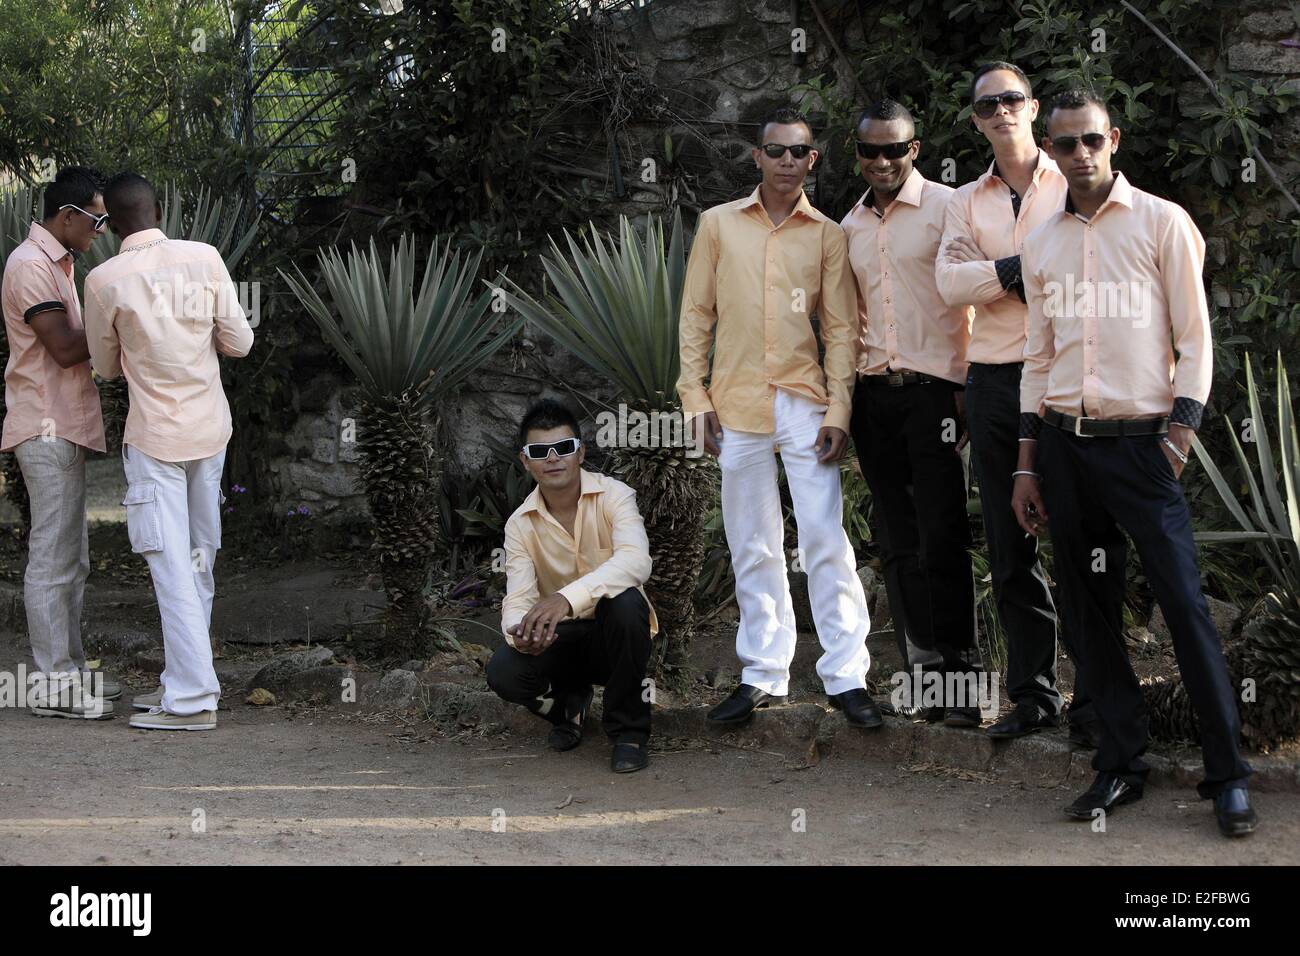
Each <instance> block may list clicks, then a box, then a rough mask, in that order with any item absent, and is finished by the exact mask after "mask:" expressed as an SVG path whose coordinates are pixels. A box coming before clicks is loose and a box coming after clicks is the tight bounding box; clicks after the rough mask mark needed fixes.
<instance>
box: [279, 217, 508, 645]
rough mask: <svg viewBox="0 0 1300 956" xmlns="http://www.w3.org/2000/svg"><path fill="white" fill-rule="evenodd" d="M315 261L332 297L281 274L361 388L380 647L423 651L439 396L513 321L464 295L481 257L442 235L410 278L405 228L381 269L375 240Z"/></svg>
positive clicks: (497, 343)
mask: <svg viewBox="0 0 1300 956" xmlns="http://www.w3.org/2000/svg"><path fill="white" fill-rule="evenodd" d="M318 259H319V265H320V276H321V279H322V280H323V281H324V285H325V289H326V291H327V292H328V296H329V299H330V303H332V305H331V304H327V303H326V301H325V299H323V298H322V297H321V295H320V294H319V293H318V292H317V291H316V289H315V284H314V283H313V282H312V281H311V280H309V279H308V278H307V277H306V276H305V275H304V274H303V272H302V270H301V269H299V268H297V267H295V269H294V272H295V274H294V275H289V274H287V273H285V272H284V271H283V270H282V271H281V272H280V275H281V276H283V278H284V280H285V281H286V282H287V283H288V284H289V287H290V288H291V289H292V290H293V292H294V295H296V296H297V297H298V300H299V301H300V302H301V303H302V304H303V306H304V308H306V310H307V311H308V313H310V315H311V316H312V318H314V319H315V320H316V323H317V325H319V326H320V329H321V332H322V333H323V335H324V336H325V339H326V341H328V342H329V343H330V345H332V346H333V347H334V349H335V351H337V352H338V354H339V357H340V358H341V359H342V360H343V362H344V363H345V364H346V365H347V366H348V368H349V369H350V370H351V371H352V373H353V374H354V375H355V376H356V378H357V381H358V382H359V383H360V385H361V390H362V395H363V397H362V400H361V417H360V419H359V420H358V423H357V448H358V451H360V453H361V475H362V479H363V480H364V482H365V485H366V496H367V498H368V500H369V503H370V512H371V516H372V518H373V520H374V525H375V529H374V550H375V551H376V553H377V554H378V557H379V569H380V573H381V575H382V576H383V581H384V590H385V592H386V594H387V598H388V609H387V613H386V627H385V637H384V645H385V650H386V651H390V652H392V653H393V654H394V655H401V654H405V655H407V656H411V655H412V654H414V653H419V651H420V650H421V649H422V647H421V646H422V644H423V640H424V638H423V632H424V624H425V618H426V615H425V603H424V600H423V592H424V588H425V585H426V584H427V581H428V577H429V569H430V565H431V562H432V558H433V553H434V549H435V548H436V547H437V546H438V544H439V538H440V537H441V534H440V526H441V525H440V520H439V516H438V500H439V489H440V482H441V474H440V473H441V469H442V459H443V457H444V456H443V452H444V449H442V448H439V447H437V438H436V436H437V434H438V429H437V427H436V424H437V423H436V414H437V408H438V404H439V402H440V401H441V400H442V399H444V398H446V397H447V396H448V395H449V394H450V393H451V392H452V390H453V389H455V388H456V387H457V386H458V385H459V384H460V383H461V382H463V381H464V380H465V378H466V377H467V376H469V375H470V374H471V373H472V372H474V371H475V370H476V369H477V368H479V367H480V366H481V365H482V364H483V363H484V362H485V361H487V359H488V358H490V357H491V355H492V354H493V353H494V352H495V351H496V350H497V349H499V348H500V347H501V346H502V345H503V344H505V343H506V342H508V341H509V340H510V337H511V336H512V335H513V334H514V332H515V331H516V329H517V328H518V326H519V324H520V323H519V322H518V320H515V321H506V320H503V319H502V317H501V315H499V314H498V313H496V312H494V311H492V310H490V309H489V305H490V302H491V297H492V292H491V290H485V291H484V292H483V293H482V294H481V295H479V296H478V297H477V298H473V291H474V288H475V286H476V285H477V281H476V279H477V275H478V268H479V259H480V256H479V255H478V254H476V255H474V256H472V257H469V258H462V255H461V253H460V252H459V251H454V250H453V249H452V246H451V243H450V241H448V242H447V243H446V244H444V245H443V246H442V247H441V249H440V248H439V245H438V241H437V240H435V241H434V244H433V248H432V249H431V250H430V254H429V261H428V263H427V265H426V266H425V270H424V278H423V279H422V280H421V281H420V282H419V284H418V286H417V282H416V262H415V243H414V240H413V239H412V238H411V237H410V236H407V235H405V234H403V235H402V236H401V237H400V239H399V241H398V243H397V246H396V247H395V248H394V249H393V250H392V251H391V252H390V254H389V256H388V265H387V268H386V269H385V266H384V260H383V257H382V256H381V255H380V253H379V250H378V249H377V248H376V246H375V242H374V240H373V239H372V240H371V242H370V248H369V251H368V252H366V251H362V250H359V249H358V248H357V247H356V245H355V244H354V245H353V246H352V249H351V252H350V253H348V254H347V255H346V256H344V255H343V254H341V253H340V252H339V251H338V250H337V249H335V248H329V249H322V250H321V251H320V253H319V256H318ZM335 313H337V317H336V315H335ZM494 333H500V334H494Z"/></svg>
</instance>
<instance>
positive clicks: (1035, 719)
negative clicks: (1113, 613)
mask: <svg viewBox="0 0 1300 956" xmlns="http://www.w3.org/2000/svg"><path fill="white" fill-rule="evenodd" d="M1033 96H1034V94H1033V87H1032V86H1031V85H1030V83H1029V78H1028V77H1027V76H1025V74H1024V71H1023V70H1021V69H1020V68H1019V67H1018V66H1016V65H1015V64H1012V63H1005V62H1001V61H998V62H994V63H986V64H984V65H983V66H981V67H979V68H978V69H977V70H976V71H975V73H974V76H973V78H972V80H971V98H972V102H973V106H972V122H973V123H974V124H975V128H976V129H978V130H979V131H980V133H981V134H982V135H983V136H984V137H985V138H986V139H987V140H988V141H989V143H990V144H991V145H992V147H993V162H992V163H991V164H990V166H989V168H988V171H987V172H986V173H984V175H982V176H980V177H979V178H978V179H976V180H975V181H974V182H971V183H967V184H966V185H964V186H962V187H961V188H960V189H958V190H957V192H956V194H955V195H954V196H953V198H952V201H951V202H950V203H949V204H948V210H947V216H946V219H945V223H944V235H943V246H942V249H941V250H940V253H939V257H938V259H937V260H936V262H935V277H936V279H937V280H938V284H939V291H940V293H941V294H942V296H943V298H944V300H945V301H946V302H947V303H948V304H949V305H973V306H974V307H975V320H974V324H973V326H972V328H971V338H970V344H969V346H968V347H967V350H966V358H967V360H968V361H969V363H970V367H969V370H968V371H967V374H966V408H965V411H966V417H967V424H968V428H969V430H970V446H971V464H972V465H973V467H974V471H975V476H976V479H977V480H978V482H979V489H980V508H981V511H982V512H983V518H984V534H985V539H986V540H987V542H988V554H989V569H990V572H991V574H992V578H993V595H994V599H995V601H996V603H997V610H998V619H999V620H1000V621H1001V623H1002V629H1003V631H1004V632H1005V633H1006V640H1007V669H1006V670H1007V672H1006V687H1007V694H1008V696H1009V697H1010V698H1011V700H1012V702H1013V703H1014V704H1015V709H1014V710H1013V711H1012V712H1011V713H1010V714H1008V715H1007V716H1006V717H1004V718H1003V719H1001V720H999V721H997V722H996V723H994V724H993V725H992V726H990V727H989V728H988V730H987V733H988V734H989V736H990V737H996V738H1004V739H1005V738H1012V737H1020V736H1023V735H1024V734H1029V733H1034V732H1036V731H1038V730H1040V729H1043V728H1046V727H1054V726H1056V724H1057V722H1058V721H1059V719H1060V713H1061V710H1062V707H1063V705H1064V701H1063V699H1062V697H1061V693H1060V691H1058V690H1057V687H1056V660H1057V649H1056V633H1057V617H1056V609H1055V607H1054V605H1053V603H1052V596H1051V592H1050V591H1049V590H1048V586H1047V576H1046V575H1045V574H1044V573H1043V568H1042V565H1041V564H1040V563H1039V561H1038V548H1037V542H1036V541H1035V539H1034V538H1032V537H1029V536H1027V535H1025V533H1024V532H1023V531H1022V530H1021V529H1020V527H1019V525H1018V524H1017V523H1016V516H1015V514H1014V513H1013V512H1012V510H1011V490H1012V478H1011V473H1012V472H1013V471H1015V468H1016V454H1017V448H1018V436H1019V409H1020V405H1019V395H1020V391H1019V390H1020V372H1021V367H1022V363H1023V353H1024V347H1025V321H1026V316H1027V314H1028V313H1027V307H1026V305H1025V300H1024V289H1023V286H1022V283H1021V281H1020V251H1021V248H1022V247H1023V246H1024V242H1025V237H1026V236H1028V235H1029V233H1030V232H1032V231H1033V229H1034V228H1035V227H1036V226H1037V225H1038V224H1039V223H1041V222H1043V221H1044V220H1046V219H1047V218H1048V217H1049V216H1051V215H1052V214H1053V213H1054V212H1055V211H1056V210H1057V209H1059V208H1060V206H1061V203H1062V202H1064V201H1065V191H1066V182H1065V177H1064V176H1062V175H1061V173H1060V170H1058V169H1057V168H1056V164H1055V163H1054V162H1052V159H1051V157H1050V156H1048V155H1047V154H1046V153H1045V152H1043V151H1042V150H1041V149H1039V148H1038V145H1037V143H1036V142H1035V140H1034V119H1035V118H1036V117H1037V116H1038V101H1037V100H1036V99H1034V98H1033ZM1067 636H1068V635H1067ZM1069 720H1070V727H1071V740H1072V741H1073V742H1075V743H1076V744H1080V745H1084V746H1087V745H1089V744H1091V745H1093V746H1095V743H1094V742H1093V741H1094V737H1095V732H1094V731H1093V728H1094V727H1095V720H1094V719H1093V718H1092V717H1091V713H1090V705H1089V704H1088V703H1087V693H1086V691H1085V689H1084V687H1083V685H1082V683H1081V682H1079V681H1078V680H1077V679H1076V682H1075V687H1074V701H1073V704H1072V706H1071V708H1070V714H1069Z"/></svg>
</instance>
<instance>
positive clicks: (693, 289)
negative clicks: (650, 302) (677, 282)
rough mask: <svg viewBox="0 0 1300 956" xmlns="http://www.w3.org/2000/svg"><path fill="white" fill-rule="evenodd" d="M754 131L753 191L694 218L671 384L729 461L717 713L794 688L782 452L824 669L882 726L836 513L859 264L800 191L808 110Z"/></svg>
mask: <svg viewBox="0 0 1300 956" xmlns="http://www.w3.org/2000/svg"><path fill="white" fill-rule="evenodd" d="M758 133H759V137H758V142H759V146H758V147H757V148H755V149H754V150H753V151H752V156H753V159H754V165H755V166H757V167H758V169H759V171H760V172H761V173H762V177H763V181H762V183H761V184H760V185H759V186H758V187H757V188H755V190H754V191H753V192H752V193H751V194H750V195H748V196H746V197H745V198H744V199H738V200H735V201H734V202H729V203H725V204H723V205H720V206H714V207H713V208H712V209H708V210H705V212H704V213H703V214H702V215H701V216H700V220H699V224H698V226H697V228H696V232H695V240H694V242H693V243H692V245H691V255H690V262H689V264H688V265H687V267H686V283H685V290H684V292H683V296H682V315H681V332H680V335H681V366H682V367H681V377H680V378H679V379H678V382H677V392H678V394H679V395H680V396H681V399H682V408H683V411H684V412H685V414H687V415H689V416H691V427H692V434H693V436H694V440H695V441H697V442H700V441H702V443H703V445H704V447H705V449H706V450H707V451H708V452H709V453H710V454H712V455H716V456H718V463H719V465H720V466H721V468H722V520H723V525H724V527H725V529H726V534H727V544H728V546H729V547H730V548H731V561H732V567H733V568H734V570H735V573H736V604H737V605H738V607H739V608H740V626H739V628H738V630H737V633H736V652H737V654H738V655H739V657H740V660H741V663H742V664H743V665H744V670H743V672H742V674H741V678H740V680H741V683H740V686H739V687H738V688H737V689H736V690H735V691H734V692H733V693H732V694H731V696H730V697H728V698H727V699H726V700H724V701H723V702H722V703H721V704H719V705H718V706H717V707H715V708H714V709H713V710H712V711H710V712H709V715H708V719H709V720H710V722H712V723H713V724H716V725H732V724H739V723H744V722H745V721H747V720H749V718H750V717H751V716H752V715H753V712H754V710H755V708H758V707H762V706H766V705H767V704H768V703H770V702H773V701H777V700H783V699H784V698H785V696H786V694H787V691H788V688H789V682H790V661H791V660H792V659H793V657H794V650H795V622H794V608H793V606H792V604H791V601H790V583H789V579H788V578H787V577H786V565H785V545H784V522H783V512H782V508H781V497H780V494H779V491H778V487H777V470H776V468H777V466H776V453H777V452H778V451H779V452H780V454H781V462H782V464H783V465H784V466H785V471H786V475H787V477H788V478H789V485H790V496H791V498H793V500H794V511H795V520H796V522H797V523H798V526H799V549H800V551H801V552H802V554H803V563H804V568H805V569H806V571H807V572H808V596H809V599H810V601H811V604H812V612H813V618H814V620H815V621H816V624H817V634H818V637H819V638H820V639H821V644H822V648H823V650H824V653H823V654H822V657H821V660H819V661H818V662H817V673H818V676H820V677H821V679H822V683H823V685H824V686H825V688H826V694H827V696H828V698H829V700H830V703H831V704H832V705H833V706H835V707H838V708H839V709H841V710H843V711H844V713H845V715H846V717H847V718H848V720H849V723H851V724H853V725H855V726H859V727H879V726H880V725H881V724H882V722H883V721H882V718H881V716H880V711H879V709H878V708H877V707H876V705H875V703H874V702H873V701H872V700H871V696H870V695H869V694H868V693H867V691H866V689H865V687H866V674H867V667H868V665H869V662H870V659H869V656H868V654H867V647H866V637H867V631H868V629H869V627H870V622H869V621H868V619H867V601H866V596H865V595H864V594H863V592H862V582H861V580H859V578H858V575H857V570H856V563H855V561H854V555H853V547H852V546H851V545H850V544H849V539H848V535H846V534H845V532H844V527H843V524H842V523H841V522H842V519H843V501H842V498H841V496H840V472H839V459H840V457H841V455H843V453H844V448H845V445H846V444H847V443H848V427H849V417H850V414H851V411H852V388H853V378H854V362H855V357H856V342H857V305H856V293H855V291H854V287H853V274H852V271H851V270H850V268H849V264H848V256H847V252H846V243H845V239H844V233H843V231H842V230H841V229H840V228H839V226H837V225H836V224H835V223H834V222H833V221H831V220H830V219H827V218H826V217H825V216H823V215H822V214H821V213H820V212H818V211H817V210H816V209H814V208H813V207H812V204H811V203H810V202H809V201H808V197H807V196H806V195H804V191H803V181H804V179H805V177H807V175H808V171H809V170H810V169H811V168H812V165H813V163H815V162H816V160H817V155H818V153H817V150H815V149H814V148H813V146H812V142H813V139H812V129H811V128H810V127H809V126H808V122H807V120H805V119H804V118H803V116H801V115H800V114H799V113H797V112H795V111H794V110H790V109H783V110H778V111H777V112H776V113H775V114H774V115H773V116H772V117H771V118H770V119H769V120H768V121H767V122H764V123H763V124H762V125H761V126H760V127H759V131H758ZM814 311H815V312H817V313H818V314H819V316H820V319H821V322H820V324H821V338H822V343H823V344H824V345H825V348H826V358H825V370H824V371H823V367H822V365H821V364H819V363H818V358H817V336H816V334H815V333H814V332H813V327H812V323H811V316H812V313H813V312H814ZM715 345H716V351H715V353H714V356H713V363H712V368H711V369H710V364H709V351H710V349H711V348H713V347H714V346H715ZM710 376H711V381H710V384H709V385H707V386H706V385H705V384H704V380H705V378H708V377H710Z"/></svg>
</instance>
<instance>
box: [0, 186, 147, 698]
mask: <svg viewBox="0 0 1300 956" xmlns="http://www.w3.org/2000/svg"><path fill="white" fill-rule="evenodd" d="M44 210H45V216H44V218H43V219H42V220H41V221H40V222H34V223H32V225H31V229H30V230H29V231H28V234H27V238H26V240H24V241H23V242H22V243H21V244H20V245H19V246H18V247H17V248H16V249H15V250H14V251H13V253H12V254H11V255H10V256H9V259H8V261H7V262H6V263H5V269H4V286H3V293H2V296H3V303H4V318H5V332H6V334H7V335H8V337H9V362H8V364H7V366H6V367H5V405H6V408H5V415H4V433H3V438H0V451H11V452H13V453H14V457H15V458H17V459H18V465H19V467H20V468H21V469H22V473H23V482H24V483H25V484H26V486H27V494H28V497H29V499H30V501H31V533H30V535H29V536H28V540H27V545H28V560H27V572H26V576H25V580H24V585H23V603H24V604H25V605H26V609H27V633H28V634H29V635H30V637H31V642H32V658H33V660H34V662H35V665H36V673H35V675H34V676H35V677H36V678H37V679H36V681H35V682H34V686H33V696H32V705H33V706H32V713H33V714H36V715H37V716H42V717H67V718H79V719H92V720H93V719H101V718H104V717H111V716H113V705H112V703H110V702H109V701H111V700H113V699H116V698H118V697H121V696H122V689H121V687H120V686H119V685H118V684H117V683H116V682H115V681H110V680H107V679H106V678H104V677H103V676H102V675H99V674H95V675H91V674H90V673H89V672H88V671H87V670H86V655H85V652H84V650H83V649H82V645H81V607H82V597H83V595H84V593H85V587H86V577H87V575H89V573H90V552H89V542H88V538H87V533H86V451H87V449H89V450H90V451H97V452H103V451H104V450H105V447H104V422H103V419H102V417H101V415H100V408H99V392H98V391H96V389H95V383H94V381H93V380H92V378H91V375H90V352H89V350H88V349H87V346H86V331H85V328H84V326H83V325H82V319H81V302H80V300H79V299H78V297H77V287H76V284H75V283H74V281H73V262H74V259H75V258H76V257H77V256H78V255H80V254H82V253H84V252H86V251H87V250H89V249H90V247H91V245H92V244H93V243H94V241H95V239H96V237H97V236H98V235H99V234H100V233H101V232H102V231H103V228H104V226H105V224H106V223H107V220H108V216H107V215H105V213H104V200H103V196H102V184H101V182H100V176H99V174H98V173H97V172H95V171H94V170H92V169H87V168H85V167H82V166H67V167H64V168H63V169H61V170H59V172H58V174H57V175H56V176H55V177H54V182H52V183H50V184H49V185H48V186H46V187H45V194H44Z"/></svg>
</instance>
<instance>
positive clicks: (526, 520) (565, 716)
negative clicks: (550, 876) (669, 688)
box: [487, 400, 658, 773]
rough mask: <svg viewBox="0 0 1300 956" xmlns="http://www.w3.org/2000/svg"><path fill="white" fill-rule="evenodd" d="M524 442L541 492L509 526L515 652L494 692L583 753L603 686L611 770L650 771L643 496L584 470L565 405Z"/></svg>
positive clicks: (541, 410) (652, 626)
mask: <svg viewBox="0 0 1300 956" xmlns="http://www.w3.org/2000/svg"><path fill="white" fill-rule="evenodd" d="M519 442H520V445H521V446H522V447H521V449H520V452H519V459H520V461H522V462H523V465H524V468H525V469H526V470H527V471H528V473H529V474H530V475H532V477H533V480H534V481H536V482H537V487H536V488H535V489H533V492H532V494H530V495H529V496H528V497H527V498H526V499H525V500H524V503H523V504H522V505H520V506H519V509H518V510H517V511H516V512H515V513H514V514H512V515H511V516H510V520H509V521H507V522H506V529H505V539H506V540H505V550H506V596H505V600H504V601H503V602H502V605H501V630H502V631H503V632H504V634H505V638H506V644H507V646H505V647H501V648H499V649H498V650H497V652H496V653H495V654H493V655H492V659H491V660H490V661H489V662H488V666H487V681H488V685H489V686H490V687H491V688H492V690H493V691H495V692H496V693H497V694H498V695H499V696H500V697H502V698H503V699H504V700H508V701H510V702H512V703H516V704H522V705H523V706H524V707H526V708H528V709H529V710H531V711H532V712H533V713H535V714H537V715H538V716H539V717H542V718H544V719H545V720H547V721H549V722H550V723H551V724H552V725H553V729H552V730H551V733H550V737H549V738H548V741H547V742H548V743H549V744H550V746H551V747H552V748H554V749H555V750H572V749H573V748H574V747H576V746H578V744H579V743H581V742H582V724H583V720H584V718H585V717H586V714H587V710H588V708H589V707H590V706H591V700H592V685H593V684H602V685H604V688H605V698H604V719H603V727H604V730H605V733H606V734H607V735H608V736H609V739H610V740H611V741H612V742H613V744H614V752H613V757H612V759H611V766H612V769H613V770H614V772H615V773H631V772H633V771H636V770H640V769H642V768H643V767H645V766H646V764H647V763H648V762H649V757H648V754H647V751H646V746H647V742H648V741H649V738H650V697H651V695H650V692H649V684H648V683H647V682H646V681H645V671H646V663H647V661H648V660H649V658H650V639H651V636H652V635H654V634H655V633H656V632H657V630H658V623H657V622H656V620H655V614H654V610H653V609H652V608H651V607H650V603H649V601H647V600H646V596H645V593H644V592H643V591H642V590H641V586H642V585H643V584H644V583H645V582H646V580H647V579H648V578H649V577H650V542H649V539H648V538H647V537H646V532H645V523H644V522H643V521H642V520H641V514H640V512H638V511H637V507H636V494H635V493H634V492H633V491H632V489H631V488H629V487H628V486H627V485H625V484H623V483H622V482H620V481H615V480H614V479H613V478H609V477H606V476H605V475H599V474H596V473H594V472H590V471H586V470H584V469H583V468H582V462H583V459H584V458H585V456H586V451H585V449H584V448H583V445H582V439H581V437H580V432H579V430H578V421H577V419H576V418H575V417H574V415H573V413H572V412H571V411H569V410H568V409H567V408H565V407H564V406H563V405H561V404H560V403H559V402H555V401H551V400H543V401H541V402H538V403H537V404H536V405H534V406H533V407H532V408H530V409H529V410H528V412H527V413H526V414H525V415H524V419H523V422H522V423H521V424H520V427H519Z"/></svg>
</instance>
